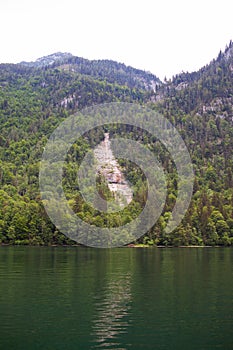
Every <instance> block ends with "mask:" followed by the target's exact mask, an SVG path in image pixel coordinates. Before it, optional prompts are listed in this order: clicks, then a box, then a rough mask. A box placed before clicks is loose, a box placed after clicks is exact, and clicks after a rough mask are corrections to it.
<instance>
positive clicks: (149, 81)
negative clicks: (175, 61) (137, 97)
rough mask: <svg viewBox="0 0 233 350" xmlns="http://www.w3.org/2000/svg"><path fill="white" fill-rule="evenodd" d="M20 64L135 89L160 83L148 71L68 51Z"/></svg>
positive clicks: (153, 87) (148, 88)
mask: <svg viewBox="0 0 233 350" xmlns="http://www.w3.org/2000/svg"><path fill="white" fill-rule="evenodd" d="M20 64H21V65H24V66H27V67H46V66H53V68H55V67H56V68H58V69H62V70H64V71H66V72H70V73H79V74H83V75H87V76H91V77H95V78H97V79H101V80H106V81H108V82H109V83H118V84H120V85H125V86H128V87H130V88H137V89H145V90H153V91H155V89H156V86H158V85H160V84H161V81H160V80H159V78H157V77H156V76H155V75H153V74H151V73H149V72H145V71H143V70H140V69H135V68H133V67H130V66H126V65H125V64H122V63H118V62H115V61H111V60H88V59H85V58H81V57H75V56H72V55H71V54H69V53H61V52H58V53H54V54H52V55H49V56H45V57H42V58H39V59H37V60H36V61H35V62H21V63H20Z"/></svg>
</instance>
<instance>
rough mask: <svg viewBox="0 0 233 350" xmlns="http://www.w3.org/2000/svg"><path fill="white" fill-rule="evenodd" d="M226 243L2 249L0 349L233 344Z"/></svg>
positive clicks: (232, 275)
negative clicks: (180, 246)
mask: <svg viewBox="0 0 233 350" xmlns="http://www.w3.org/2000/svg"><path fill="white" fill-rule="evenodd" d="M232 267H233V249H228V248H185V249H184V248H172V249H164V248H158V249H156V248H151V249H150V248H145V249H141V248H138V249H134V248H121V249H110V250H108V249H100V250H99V249H91V248H90V249H89V248H87V249H86V248H79V247H70V248H63V247H51V248H37V247H1V248H0V349H4V350H10V349H13V350H18V349H22V350H27V349H32V350H34V349H35V350H36V349H43V350H46V349H51V350H56V349H67V350H69V349H71V350H73V349H80V350H85V349H119V350H124V349H172V350H176V349H177V350H182V349H184V350H189V349H198V350H205V349H210V350H211V349H233V268H232Z"/></svg>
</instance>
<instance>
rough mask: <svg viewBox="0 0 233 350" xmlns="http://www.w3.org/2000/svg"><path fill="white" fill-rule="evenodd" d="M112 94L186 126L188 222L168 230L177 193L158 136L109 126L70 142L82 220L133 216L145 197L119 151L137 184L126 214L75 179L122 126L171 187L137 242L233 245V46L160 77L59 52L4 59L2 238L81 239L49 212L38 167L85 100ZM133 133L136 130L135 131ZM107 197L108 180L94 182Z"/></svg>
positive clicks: (71, 189)
mask: <svg viewBox="0 0 233 350" xmlns="http://www.w3.org/2000/svg"><path fill="white" fill-rule="evenodd" d="M106 102H133V103H138V104H140V105H145V106H147V107H149V108H151V109H152V110H155V111H157V112H160V113H161V114H163V115H164V116H165V117H166V118H167V119H168V120H169V121H170V122H171V123H172V124H173V125H175V127H176V128H177V130H178V131H179V132H180V134H181V136H182V138H183V140H184V141H185V143H186V146H187V148H188V150H189V153H190V156H191V159H192V163H193V167H194V172H195V181H194V189H193V197H192V200H191V204H190V206H189V209H188V211H187V213H186V215H185V217H184V219H183V220H182V223H181V224H180V225H179V226H178V227H177V228H176V229H175V231H173V232H172V233H170V234H167V233H166V232H165V227H166V223H167V222H168V220H169V218H170V216H171V212H172V208H173V207H174V203H175V201H176V195H177V183H176V182H177V181H176V180H177V178H176V174H175V170H174V166H173V165H172V160H171V159H170V156H169V154H168V153H167V151H166V149H164V147H162V145H161V144H160V142H159V140H155V139H154V138H152V137H151V136H150V135H149V134H146V133H145V132H144V131H143V130H139V129H138V130H136V131H135V130H133V129H132V128H130V127H127V128H122V127H120V126H119V129H118V130H116V127H115V126H111V125H110V126H104V127H102V128H99V129H95V130H93V131H92V132H90V133H88V134H86V135H85V136H84V137H83V138H82V139H79V140H77V142H75V143H74V144H73V146H72V147H71V149H70V151H69V154H68V156H67V162H66V165H65V168H64V178H63V187H64V191H65V193H66V197H67V199H68V202H69V205H70V206H71V207H72V209H73V210H74V211H75V212H76V213H77V215H79V216H80V217H81V218H83V219H85V220H86V221H87V222H91V223H94V224H95V225H99V226H110V227H111V226H114V225H115V226H117V225H120V224H122V223H126V222H129V221H130V220H131V219H133V218H134V217H135V216H137V215H138V213H139V212H140V211H141V210H142V208H143V206H144V205H145V200H146V192H147V186H146V181H145V179H144V175H143V172H142V171H141V170H140V169H139V168H138V167H136V166H135V165H134V164H132V163H130V162H127V161H125V160H124V159H120V160H119V162H120V164H121V166H122V169H123V171H124V173H125V176H126V178H127V179H128V180H129V181H130V182H131V183H132V184H133V185H134V189H135V194H134V198H133V201H132V203H131V204H130V205H129V206H128V207H127V208H125V210H124V211H123V212H122V213H121V214H119V213H118V214H117V213H116V214H111V215H108V216H107V214H105V213H101V212H95V211H94V210H93V208H91V207H89V206H88V205H86V203H85V202H84V201H83V199H82V197H81V196H80V193H79V189H78V185H77V184H76V173H77V169H78V166H79V164H80V162H81V161H82V159H83V157H84V155H85V152H86V151H87V150H88V149H89V148H90V147H93V146H95V145H97V144H98V142H100V141H101V140H102V139H103V134H104V131H106V130H108V132H109V133H110V135H111V136H112V137H114V134H115V133H117V132H121V133H122V134H127V137H132V138H134V139H135V138H136V139H137V141H140V142H142V143H145V144H146V145H147V147H149V148H150V150H152V151H153V152H155V153H156V154H157V156H158V158H159V160H160V161H161V163H162V164H163V167H164V169H165V171H166V174H167V182H168V195H167V200H166V204H165V206H164V209H163V212H162V215H161V216H160V218H159V220H158V222H157V223H156V224H155V225H154V226H153V228H152V229H151V230H150V231H149V232H148V233H147V234H146V235H144V236H143V237H141V238H140V239H139V240H138V241H137V242H132V243H143V244H148V245H165V246H168V245H173V246H180V245H211V246H212V245H221V246H231V245H233V157H232V147H233V109H232V106H233V44H232V42H230V44H229V45H228V46H227V47H226V50H225V51H224V52H220V53H219V55H218V57H217V58H216V59H214V60H213V61H212V62H210V64H208V65H207V66H205V67H203V68H201V69H200V70H199V71H197V72H193V73H184V72H183V73H181V74H178V75H176V76H175V77H173V78H172V79H170V80H165V82H163V83H162V82H161V81H160V80H159V79H158V78H157V77H156V76H154V75H152V74H151V73H147V72H143V71H140V70H137V69H134V68H131V67H127V66H125V65H123V64H119V63H116V62H113V61H89V60H86V59H82V58H78V57H73V56H72V55H70V54H55V55H51V56H48V57H46V58H43V59H40V60H37V61H36V62H35V63H26V62H22V63H20V64H1V65H0V130H1V133H0V163H1V167H0V184H1V188H0V243H2V244H31V245H51V244H75V242H73V241H71V240H70V239H69V238H67V237H66V236H65V235H63V234H62V233H60V232H59V231H58V229H57V228H56V227H55V226H54V225H53V223H52V222H51V221H50V219H49V218H48V216H47V214H46V211H45V209H44V207H43V204H42V201H41V194H40V191H39V179H38V175H39V166H40V160H41V157H42V153H43V149H44V147H45V145H46V142H47V140H48V137H49V136H50V135H51V133H52V131H53V130H54V129H55V128H56V127H57V126H58V125H59V124H60V123H61V122H62V121H63V120H65V119H66V118H67V117H68V116H70V115H72V114H74V113H75V112H77V111H78V110H81V109H82V108H84V107H87V106H91V105H94V104H100V103H106ZM135 135H136V136H135ZM97 184H98V188H99V192H100V193H101V195H102V197H104V198H109V197H110V196H111V193H109V190H108V187H107V184H106V183H105V181H104V179H102V178H101V177H100V178H99V179H98V181H97Z"/></svg>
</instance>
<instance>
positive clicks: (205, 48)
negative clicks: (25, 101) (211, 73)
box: [0, 0, 233, 79]
mask: <svg viewBox="0 0 233 350" xmlns="http://www.w3.org/2000/svg"><path fill="white" fill-rule="evenodd" d="M232 9H233V5H232V0H221V1H219V2H217V1H213V0H212V1H210V0H195V1H194V0H191V1H190V0H143V1H137V0H135V1H133V0H132V1H131V0H117V1H116V0H108V1H107V0H96V1H95V0H1V2H0V16H1V17H0V32H1V43H0V62H20V61H23V60H27V61H31V60H35V59H36V58H38V57H41V56H44V55H48V54H51V53H54V52H57V51H62V52H70V53H72V54H74V55H76V56H81V57H85V58H89V59H102V58H108V59H113V60H116V61H118V62H122V63H125V64H127V65H132V66H134V67H135V68H140V69H144V70H146V71H147V70H148V71H151V72H152V73H154V74H156V75H157V76H159V77H160V78H161V79H163V78H164V76H165V75H166V76H167V77H171V76H172V75H175V74H176V73H179V72H181V71H182V70H183V71H193V70H196V69H199V68H201V67H202V66H203V65H205V64H207V63H209V61H210V60H212V59H213V58H215V57H216V56H217V54H218V52H219V50H220V49H222V50H224V49H225V46H226V44H228V43H229V41H230V39H233V35H232V34H233V20H232Z"/></svg>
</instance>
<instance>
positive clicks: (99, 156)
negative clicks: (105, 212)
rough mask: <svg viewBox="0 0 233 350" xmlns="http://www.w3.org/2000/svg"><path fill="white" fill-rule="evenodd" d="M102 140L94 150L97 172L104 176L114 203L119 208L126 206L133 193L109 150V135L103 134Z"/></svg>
mask: <svg viewBox="0 0 233 350" xmlns="http://www.w3.org/2000/svg"><path fill="white" fill-rule="evenodd" d="M104 136H105V138H104V140H103V141H102V142H101V143H100V144H99V145H98V146H97V147H96V148H95V151H94V154H95V159H96V161H97V172H99V173H100V174H101V175H103V176H104V178H105V180H106V181H107V184H108V187H109V189H110V191H111V192H112V193H113V195H114V198H115V201H116V203H117V204H118V205H120V207H121V208H122V207H124V206H125V205H128V204H129V203H130V202H131V200H132V198H133V191H132V189H131V187H130V185H129V183H128V182H127V181H126V179H125V177H124V175H123V173H122V171H121V168H120V165H119V163H118V161H117V160H116V158H115V157H114V154H113V152H112V150H111V141H110V139H109V134H108V133H105V135H104Z"/></svg>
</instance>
